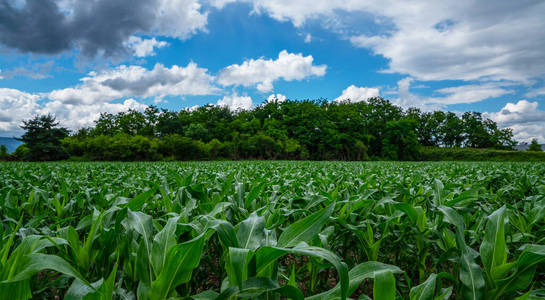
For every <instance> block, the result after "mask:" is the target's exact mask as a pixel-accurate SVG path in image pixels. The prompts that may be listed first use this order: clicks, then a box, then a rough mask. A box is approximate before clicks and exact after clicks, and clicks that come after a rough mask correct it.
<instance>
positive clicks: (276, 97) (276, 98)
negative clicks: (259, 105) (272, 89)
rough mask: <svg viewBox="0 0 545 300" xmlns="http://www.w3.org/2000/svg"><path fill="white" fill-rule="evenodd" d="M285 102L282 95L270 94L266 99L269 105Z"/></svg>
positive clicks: (284, 97)
mask: <svg viewBox="0 0 545 300" xmlns="http://www.w3.org/2000/svg"><path fill="white" fill-rule="evenodd" d="M284 101H286V96H284V95H282V94H276V95H275V94H270V95H269V97H268V98H267V102H268V103H271V102H278V103H282V102H284Z"/></svg>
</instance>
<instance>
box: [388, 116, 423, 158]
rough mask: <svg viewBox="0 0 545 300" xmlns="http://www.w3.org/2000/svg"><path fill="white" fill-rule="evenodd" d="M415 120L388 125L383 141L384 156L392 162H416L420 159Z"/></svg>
mask: <svg viewBox="0 0 545 300" xmlns="http://www.w3.org/2000/svg"><path fill="white" fill-rule="evenodd" d="M415 127H416V123H415V121H414V120H399V121H390V122H388V123H386V129H385V132H384V139H383V140H382V156H384V157H386V158H389V159H392V160H415V159H417V158H418V146H419V145H418V139H417V137H416V132H415Z"/></svg>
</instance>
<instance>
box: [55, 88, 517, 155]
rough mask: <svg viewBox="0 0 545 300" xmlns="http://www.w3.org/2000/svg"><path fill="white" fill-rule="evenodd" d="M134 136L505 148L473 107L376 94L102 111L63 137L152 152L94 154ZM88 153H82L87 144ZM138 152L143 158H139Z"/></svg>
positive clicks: (222, 143)
mask: <svg viewBox="0 0 545 300" xmlns="http://www.w3.org/2000/svg"><path fill="white" fill-rule="evenodd" d="M127 136H130V137H136V136H141V137H143V138H146V139H148V140H149V142H150V143H151V144H154V143H155V144H157V145H158V147H159V151H158V153H159V154H160V155H162V156H163V159H176V160H195V159H311V160H368V159H370V158H386V159H394V160H396V159H399V160H415V159H418V148H419V146H421V145H422V146H442V147H473V148H494V149H511V148H512V146H513V145H514V144H516V142H515V141H514V140H513V133H512V132H511V131H510V129H499V128H498V127H497V125H496V123H494V122H493V121H491V120H489V119H483V118H482V116H481V114H479V113H466V114H464V115H463V116H462V117H458V116H457V115H455V114H454V113H450V112H449V113H444V112H441V111H437V112H433V113H432V112H421V111H420V110H418V109H414V108H411V109H408V110H405V111H404V110H403V109H401V108H400V107H398V106H395V105H393V104H392V103H391V102H389V101H388V100H385V99H382V98H372V99H369V100H368V101H364V102H357V103H351V102H342V103H337V102H328V101H325V100H316V101H309V100H304V101H290V100H288V101H285V102H280V103H279V102H271V103H263V104H262V105H260V106H257V107H255V108H254V109H252V110H249V111H236V112H233V111H230V110H229V109H228V108H225V107H218V106H214V105H206V106H202V107H199V108H197V109H196V110H193V111H188V110H181V111H179V112H170V111H168V110H161V111H159V110H158V109H157V108H155V107H153V106H150V107H148V108H147V109H146V110H145V111H144V112H139V111H136V110H129V111H127V112H121V113H118V114H107V113H104V114H102V115H101V116H100V118H99V119H98V120H97V121H96V123H95V126H94V127H93V128H84V129H81V130H79V131H78V132H77V133H75V134H74V135H72V136H71V137H70V138H69V139H68V140H66V141H64V145H65V147H66V149H67V150H68V152H69V153H70V155H72V156H77V157H86V158H87V159H99V160H110V159H113V160H141V159H145V160H150V159H160V157H158V156H157V153H150V154H148V155H142V154H141V153H140V154H133V153H131V151H132V150H131V149H125V151H127V153H118V152H116V151H110V150H109V149H108V147H105V148H104V149H103V150H104V151H105V152H104V153H97V152H96V151H95V150H97V147H90V146H88V145H92V144H95V143H96V142H97V141H99V140H103V141H105V140H107V139H108V138H111V137H114V139H109V141H110V142H112V143H115V139H120V140H122V141H120V142H119V143H120V144H124V142H125V140H126V139H127ZM92 150H93V151H94V152H90V151H92ZM142 157H145V158H142Z"/></svg>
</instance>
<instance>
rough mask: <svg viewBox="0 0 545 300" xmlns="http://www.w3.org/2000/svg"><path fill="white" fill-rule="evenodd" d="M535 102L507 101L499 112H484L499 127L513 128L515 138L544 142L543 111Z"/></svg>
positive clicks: (544, 116)
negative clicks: (535, 139) (534, 139)
mask: <svg viewBox="0 0 545 300" xmlns="http://www.w3.org/2000/svg"><path fill="white" fill-rule="evenodd" d="M538 106H539V105H538V103H537V102H529V101H527V100H519V101H518V102H517V103H507V104H506V105H505V106H504V107H503V108H502V109H501V110H500V111H499V112H496V113H484V114H483V116H484V117H486V118H490V119H492V120H494V121H495V122H497V123H498V125H499V126H501V127H510V128H512V129H513V133H514V135H515V139H516V140H518V141H523V142H529V141H531V140H532V139H533V138H537V139H538V140H539V141H541V142H545V111H543V110H539V108H538Z"/></svg>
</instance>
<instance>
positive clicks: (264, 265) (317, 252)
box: [256, 243, 349, 299]
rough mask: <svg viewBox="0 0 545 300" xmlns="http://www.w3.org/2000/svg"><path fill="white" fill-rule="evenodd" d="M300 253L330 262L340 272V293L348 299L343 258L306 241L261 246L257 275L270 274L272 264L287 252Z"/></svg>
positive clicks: (258, 253) (347, 279)
mask: <svg viewBox="0 0 545 300" xmlns="http://www.w3.org/2000/svg"><path fill="white" fill-rule="evenodd" d="M288 253H291V254H299V255H306V256H312V257H317V258H321V259H324V260H326V261H328V262H330V263H331V264H332V265H333V266H334V267H335V268H336V269H337V272H338V274H339V279H340V294H341V298H342V299H346V297H347V294H348V287H349V286H348V284H349V278H348V268H347V267H346V264H345V263H344V262H342V260H341V259H340V258H339V257H338V256H337V255H335V254H334V253H332V252H330V251H328V250H326V249H323V248H319V247H311V246H308V245H307V244H305V243H301V244H299V245H297V247H295V248H280V247H261V248H259V249H258V250H257V252H256V274H257V277H262V276H270V275H271V274H270V273H268V271H269V270H270V267H271V265H272V264H274V263H276V261H277V260H278V258H280V257H282V256H283V255H285V254H288Z"/></svg>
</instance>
